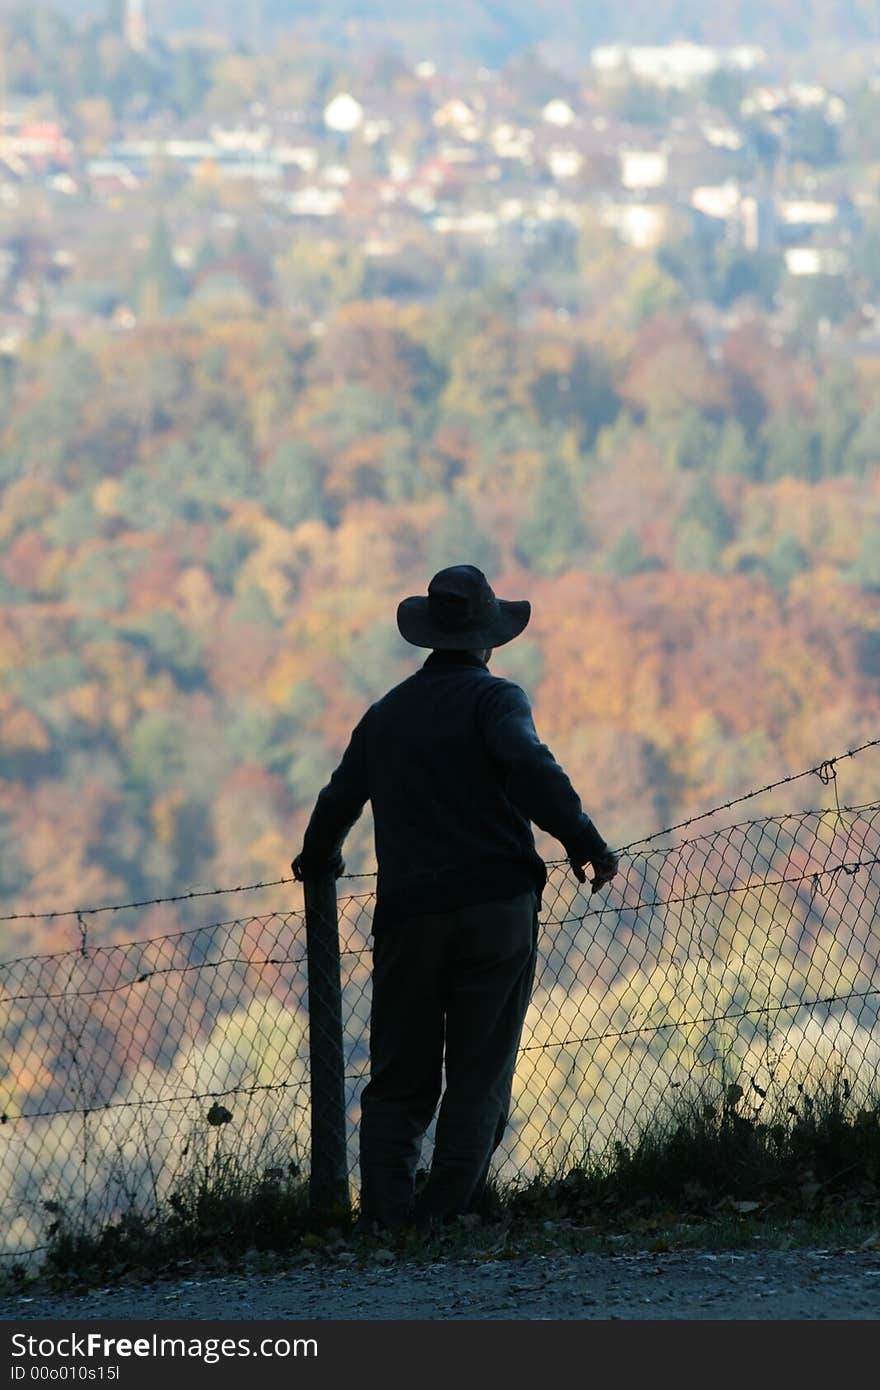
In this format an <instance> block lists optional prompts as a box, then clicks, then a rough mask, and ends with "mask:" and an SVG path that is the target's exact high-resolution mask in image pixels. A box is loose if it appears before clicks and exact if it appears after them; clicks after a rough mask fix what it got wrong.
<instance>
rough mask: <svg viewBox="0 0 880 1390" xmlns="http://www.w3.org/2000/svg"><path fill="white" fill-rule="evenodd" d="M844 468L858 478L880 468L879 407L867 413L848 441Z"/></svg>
mask: <svg viewBox="0 0 880 1390" xmlns="http://www.w3.org/2000/svg"><path fill="white" fill-rule="evenodd" d="M844 467H845V469H846V472H847V473H855V474H856V476H857V477H859V478H864V477H866V476H867V474H868V473H870V472H871V471H872V470H873V469H875V468H880V405H875V406H874V408H873V410H869V411H868V412H867V414H866V415H865V416H864V418H863V419H862V421H861V423H860V424H859V426H858V429H857V430H856V431H855V433H854V434H853V435H852V436H851V438H850V439H849V442H848V444H847V446H846V460H845V464H844Z"/></svg>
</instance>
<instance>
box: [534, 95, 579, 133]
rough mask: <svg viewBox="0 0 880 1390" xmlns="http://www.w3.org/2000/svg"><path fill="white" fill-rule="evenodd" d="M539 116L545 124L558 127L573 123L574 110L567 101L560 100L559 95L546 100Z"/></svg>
mask: <svg viewBox="0 0 880 1390" xmlns="http://www.w3.org/2000/svg"><path fill="white" fill-rule="evenodd" d="M541 116H542V118H543V120H544V121H545V122H546V123H547V125H555V126H558V127H559V128H560V129H564V128H565V127H567V126H570V125H574V112H573V111H572V109H571V107H570V106H569V104H568V102H567V101H562V100H561V99H560V98H559V97H556V98H554V100H553V101H548V102H547V105H546V106H545V107H544V110H543V111H542V112H541Z"/></svg>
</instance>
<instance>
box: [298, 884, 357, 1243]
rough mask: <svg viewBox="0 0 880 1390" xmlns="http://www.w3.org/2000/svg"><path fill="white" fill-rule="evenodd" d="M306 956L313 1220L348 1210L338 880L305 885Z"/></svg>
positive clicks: (310, 1198)
mask: <svg viewBox="0 0 880 1390" xmlns="http://www.w3.org/2000/svg"><path fill="white" fill-rule="evenodd" d="M303 887H304V889H305V904H306V955H307V958H308V983H309V1075H310V1080H311V1088H310V1089H311V1120H312V1135H311V1147H312V1152H311V1173H310V1178H309V1204H310V1206H311V1209H312V1212H313V1214H314V1215H316V1216H328V1215H331V1214H333V1213H339V1214H340V1215H344V1214H345V1213H347V1212H348V1211H349V1209H350V1197H349V1189H348V1155H347V1147H346V1134H345V1078H344V1065H343V1052H342V986H341V982H340V972H339V925H338V921H337V916H336V880H335V879H334V877H333V875H332V874H324V875H322V876H321V877H320V878H314V879H308V878H307V879H306V880H305V883H304V885H303Z"/></svg>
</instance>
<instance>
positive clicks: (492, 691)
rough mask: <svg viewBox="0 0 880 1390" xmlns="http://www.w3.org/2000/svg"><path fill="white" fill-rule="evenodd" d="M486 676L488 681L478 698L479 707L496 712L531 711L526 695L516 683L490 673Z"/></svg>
mask: <svg viewBox="0 0 880 1390" xmlns="http://www.w3.org/2000/svg"><path fill="white" fill-rule="evenodd" d="M487 675H488V680H487V681H486V683H485V686H484V688H483V694H482V695H481V697H480V705H481V706H485V707H486V708H490V709H495V710H498V711H501V710H504V711H508V710H516V711H522V710H528V709H531V704H530V701H529V697H528V695H527V694H526V692H525V691H524V690H523V688H522V686H521V685H517V683H516V681H512V680H508V679H507V677H506V676H496V675H495V673H494V672H492V671H489V672H487Z"/></svg>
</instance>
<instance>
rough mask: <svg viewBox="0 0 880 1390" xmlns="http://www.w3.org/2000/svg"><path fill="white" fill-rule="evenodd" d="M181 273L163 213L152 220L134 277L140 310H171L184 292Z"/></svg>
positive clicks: (151, 312) (176, 306)
mask: <svg viewBox="0 0 880 1390" xmlns="http://www.w3.org/2000/svg"><path fill="white" fill-rule="evenodd" d="M184 285H185V282H184V277H183V275H182V274H181V271H180V269H179V267H178V265H177V262H176V261H175V259H174V251H173V247H172V241H171V233H170V231H169V229H168V223H167V222H166V221H165V219H164V217H159V218H157V219H156V221H155V222H154V223H153V230H152V232H151V234H150V241H149V245H148V247H147V251H146V255H145V256H144V259H143V262H142V264H141V266H140V268H139V270H138V273H137V276H136V280H135V297H136V299H137V302H138V304H139V306H140V308H141V312H142V313H147V314H151V315H156V316H161V315H163V314H168V313H172V312H173V311H174V310H175V309H177V308H178V307H179V305H180V303H181V300H182V298H183V294H184Z"/></svg>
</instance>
